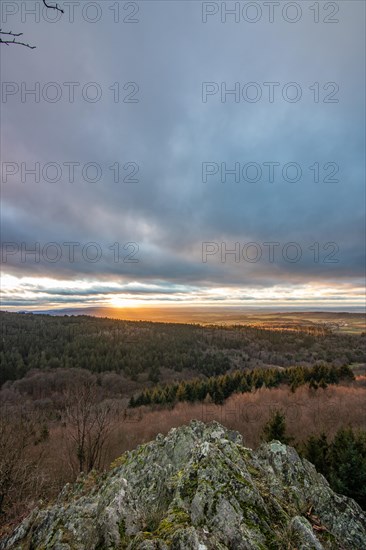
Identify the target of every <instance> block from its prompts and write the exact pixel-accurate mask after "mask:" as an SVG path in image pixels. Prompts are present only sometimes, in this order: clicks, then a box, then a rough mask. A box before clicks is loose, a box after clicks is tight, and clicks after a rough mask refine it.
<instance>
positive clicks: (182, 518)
mask: <svg viewBox="0 0 366 550" xmlns="http://www.w3.org/2000/svg"><path fill="white" fill-rule="evenodd" d="M233 548H235V550H251V549H253V550H254V549H255V550H265V549H269V550H277V549H278V550H283V549H284V548H298V549H302V550H322V549H324V550H327V549H332V550H333V549H337V548H338V549H341V548H342V549H345V550H358V549H359V550H361V549H364V548H366V517H365V513H364V512H363V510H362V509H361V508H360V507H359V506H358V504H356V502H354V501H353V500H352V499H349V498H347V497H344V496H341V495H337V494H335V493H334V492H333V491H332V490H331V489H330V487H329V484H328V482H327V481H326V479H325V478H324V477H323V476H322V475H321V474H319V473H317V472H316V470H315V468H314V466H313V465H312V464H310V463H309V462H308V461H306V460H304V459H301V458H300V457H299V455H298V454H297V452H296V451H295V450H294V449H293V448H292V447H288V446H286V445H283V444H281V443H280V442H278V441H273V442H271V443H267V444H263V445H262V446H261V447H260V448H259V449H258V450H257V451H252V450H251V449H248V448H246V447H244V446H243V442H242V438H241V436H240V435H239V434H238V433H236V432H233V431H231V430H228V429H226V428H224V427H223V426H221V425H220V424H218V423H217V422H213V423H211V424H204V423H202V422H198V421H193V422H191V423H190V424H189V425H188V426H182V427H180V428H174V429H172V430H170V432H169V433H168V434H167V435H166V436H165V437H164V436H163V435H159V436H158V437H157V438H156V439H155V441H152V442H150V443H148V444H145V445H141V446H140V447H138V448H137V449H136V450H134V451H130V452H127V453H125V454H124V455H123V457H122V458H121V459H120V460H118V459H117V460H116V461H115V462H114V463H113V467H112V468H111V470H110V472H108V473H107V474H103V475H100V476H95V474H93V475H92V476H91V477H90V476H86V477H84V479H81V480H78V482H77V483H75V484H74V485H68V486H66V487H65V488H64V490H63V491H62V492H61V494H60V496H59V497H58V499H57V501H56V502H55V503H54V504H53V505H52V506H50V507H48V508H46V509H43V510H34V511H33V513H32V514H31V515H30V516H29V517H28V518H27V519H26V520H24V521H23V522H22V523H21V524H20V525H19V526H18V527H17V528H16V529H15V531H14V532H13V533H12V534H11V535H10V536H8V537H7V538H4V539H3V540H2V541H0V550H10V549H14V550H48V549H49V550H122V549H128V550H153V549H160V550H165V549H172V550H211V549H215V550H225V549H233Z"/></svg>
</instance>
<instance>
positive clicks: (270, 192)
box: [2, 2, 365, 286]
mask: <svg viewBox="0 0 366 550" xmlns="http://www.w3.org/2000/svg"><path fill="white" fill-rule="evenodd" d="M198 4H200V3H193V2H192V3H184V2H174V3H167V2H142V3H141V4H140V23H139V24H136V25H122V26H121V25H120V26H119V25H113V24H111V23H109V22H107V21H106V20H102V21H101V22H99V23H97V24H95V25H91V24H87V23H85V22H82V21H80V20H78V19H77V20H76V22H75V23H74V24H72V25H70V24H66V23H60V24H55V25H50V24H47V23H40V24H38V25H35V24H32V23H31V21H30V22H29V23H27V25H26V26H25V28H26V29H27V36H28V37H29V39H30V40H31V39H32V40H33V42H35V41H36V42H37V45H38V48H37V50H34V51H25V50H23V49H18V50H16V49H15V48H7V50H6V51H5V52H2V58H3V71H2V78H3V80H8V81H16V82H21V81H25V82H27V83H28V84H29V85H31V83H34V82H35V81H39V82H41V83H42V82H50V81H56V82H60V83H62V82H67V81H80V82H81V83H85V82H90V81H95V82H98V83H100V84H101V86H102V88H103V97H102V99H101V101H99V102H98V103H95V104H90V103H87V102H85V101H80V100H76V101H75V103H74V104H70V103H68V102H66V101H60V102H58V103H55V104H49V103H45V102H40V103H39V104H34V103H32V102H27V103H23V104H22V103H20V102H19V100H17V99H16V98H9V100H8V101H7V103H6V104H3V106H2V114H3V143H2V157H3V160H5V161H16V162H28V163H30V164H31V163H34V162H36V161H38V162H40V163H41V164H44V163H47V162H50V161H54V162H57V163H59V164H62V163H63V162H65V161H78V162H80V163H86V162H90V161H92V162H98V163H100V164H101V165H102V166H103V168H104V170H103V178H102V180H101V181H100V182H97V183H87V182H85V181H81V180H80V178H79V179H78V180H77V181H75V183H73V184H70V183H68V182H67V181H60V182H57V183H54V184H50V183H47V182H42V181H41V182H40V183H34V182H33V181H32V180H31V179H29V181H27V182H26V183H24V184H22V183H20V182H17V181H16V179H15V178H12V179H11V180H9V182H8V183H3V186H2V187H3V210H2V221H3V241H10V242H12V241H13V242H17V243H19V242H22V241H24V242H27V243H29V245H30V246H31V245H32V243H34V242H35V241H38V242H40V243H41V245H42V244H43V243H47V242H50V241H55V242H58V243H63V242H65V241H78V242H80V243H86V242H90V241H95V242H98V243H100V244H101V246H102V248H103V251H104V250H107V249H108V246H110V245H111V244H113V243H114V242H116V241H118V242H120V243H122V244H123V243H126V242H129V241H135V242H137V243H138V244H139V246H140V262H139V263H138V264H131V265H130V264H125V263H119V264H116V263H114V262H113V261H112V260H111V256H110V255H109V256H108V255H105V257H104V258H103V261H99V262H96V263H90V262H85V261H83V259H82V258H78V259H77V261H75V262H74V263H70V262H68V261H67V260H65V259H64V260H62V261H60V262H57V263H51V262H40V263H39V264H35V263H33V262H32V261H31V260H30V261H27V262H26V263H22V262H20V261H19V256H16V255H14V256H13V257H9V259H8V262H7V264H6V266H5V269H6V271H7V272H9V273H15V274H20V273H22V274H28V275H38V276H39V275H40V274H47V275H51V276H54V277H56V278H72V277H76V278H77V277H79V278H80V277H94V278H100V279H106V280H113V279H115V280H118V281H121V280H123V281H128V280H151V281H155V280H159V281H166V282H173V283H175V282H179V283H182V284H185V283H186V284H187V285H190V284H195V285H196V284H197V285H202V286H205V285H215V284H220V285H226V286H230V285H239V286H240V285H253V284H259V285H263V286H271V285H275V284H279V283H281V284H283V283H284V282H286V281H294V282H299V283H301V282H306V281H308V280H318V281H335V280H339V281H344V282H347V281H352V280H354V281H359V280H360V278H361V277H362V274H363V268H364V263H363V247H364V237H363V228H364V220H365V210H364V168H363V167H364V145H365V144H364V122H363V120H362V114H363V111H364V107H363V99H362V97H363V92H364V54H363V47H362V34H363V32H364V29H363V12H364V9H365V8H364V5H363V4H362V3H361V2H347V7H346V3H345V2H343V3H340V6H341V11H340V14H339V18H340V22H339V23H338V24H334V25H324V24H319V25H316V24H314V23H310V22H306V21H300V22H299V23H297V24H292V25H291V24H288V23H284V22H282V23H280V22H277V23H275V24H272V25H271V24H265V23H258V24H253V25H250V24H239V25H235V24H229V23H228V24H226V25H222V24H221V23H219V20H218V19H215V20H214V21H210V22H209V23H207V24H206V25H204V24H202V23H201V17H200V10H201V8H200V6H198ZM21 27H22V26H21V25H19V28H21ZM116 81H119V82H121V83H122V84H123V83H124V82H128V81H135V82H137V83H138V84H139V86H140V93H139V98H140V101H139V103H136V104H125V103H113V100H112V93H111V92H110V91H108V86H110V85H112V84H113V83H114V82H116ZM203 81H215V82H219V83H220V82H222V81H227V84H228V87H230V86H231V85H233V84H234V83H235V82H237V81H241V82H243V83H245V82H249V81H256V82H259V83H263V82H268V81H278V82H281V83H286V82H290V81H296V82H299V83H301V85H302V87H303V90H307V92H306V94H305V93H304V96H305V97H304V99H303V100H301V101H300V102H298V103H295V104H291V103H288V102H285V101H283V100H282V101H281V100H278V101H275V102H274V103H273V104H269V103H268V102H266V101H260V102H258V103H255V104H250V103H245V102H241V103H239V104H236V103H232V102H229V103H221V102H220V101H219V99H218V98H217V97H216V96H215V98H212V99H210V100H209V101H208V102H207V103H202V100H201V83H202V82H203ZM328 81H335V82H338V83H339V85H340V92H339V95H338V97H339V99H340V101H339V103H334V104H325V103H322V102H320V103H314V102H313V101H312V95H311V93H310V92H309V90H308V86H310V85H311V84H313V83H314V82H320V84H322V83H325V82H328ZM5 136H7V139H6V142H5V139H4V137H5ZM115 161H119V162H120V163H121V164H123V163H124V162H126V161H135V162H137V163H138V164H139V166H140V173H139V179H140V181H139V183H119V184H117V183H114V182H113V180H112V173H111V171H110V170H108V168H107V167H108V166H110V165H111V164H113V162H115ZM205 161H212V162H218V163H220V162H226V163H227V165H228V166H232V165H233V164H234V163H235V162H240V163H243V164H244V163H245V162H250V161H251V162H257V163H259V164H261V163H263V162H266V161H267V162H268V161H278V162H280V163H282V164H285V163H286V162H291V161H294V162H297V163H298V164H300V165H301V166H302V168H303V171H304V177H303V178H302V180H301V181H299V182H297V183H289V182H283V181H275V182H274V183H272V184H269V183H266V182H258V183H246V182H240V183H235V182H233V181H230V179H229V181H228V182H227V183H226V184H223V183H220V182H217V181H212V179H210V180H209V181H207V182H206V183H203V182H202V181H201V164H202V162H205ZM316 161H317V162H319V163H320V164H321V165H322V164H324V163H326V162H336V163H337V164H338V165H339V167H340V172H339V174H338V177H339V180H340V181H339V183H324V182H319V183H314V182H313V181H311V178H310V175H311V172H310V171H309V170H308V167H309V166H310V165H312V164H313V163H314V162H316ZM204 241H213V242H218V243H221V242H226V243H227V246H228V248H230V247H232V246H233V244H234V243H235V242H240V243H245V242H249V241H255V242H258V243H263V242H267V241H278V242H280V243H281V245H283V244H285V243H287V242H289V241H295V242H297V243H299V245H300V246H301V247H302V249H303V250H304V251H305V250H307V247H308V246H310V245H311V244H312V243H314V242H319V243H320V244H321V245H322V244H325V243H326V242H329V241H330V242H335V243H337V244H338V245H339V248H340V251H339V254H338V258H339V260H340V261H339V263H337V264H324V263H322V262H320V263H314V261H313V258H312V255H311V253H309V252H307V253H306V254H305V253H304V255H303V257H302V259H301V261H299V262H298V263H296V264H291V263H289V262H286V261H284V260H283V258H282V257H281V256H279V257H278V259H277V260H276V261H275V262H274V264H271V263H269V262H268V261H267V262H266V261H260V262H258V263H256V264H251V263H248V262H240V264H239V265H237V264H235V262H234V261H232V259H231V260H230V259H229V260H228V261H227V262H226V263H225V264H224V265H222V263H221V262H220V258H219V256H217V257H216V256H215V258H212V261H211V259H210V261H209V262H207V263H202V255H201V249H202V242H204Z"/></svg>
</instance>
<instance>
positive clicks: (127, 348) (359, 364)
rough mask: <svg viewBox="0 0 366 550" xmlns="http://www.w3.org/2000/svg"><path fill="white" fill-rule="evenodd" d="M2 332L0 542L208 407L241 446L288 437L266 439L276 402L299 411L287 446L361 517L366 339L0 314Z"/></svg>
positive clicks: (313, 331) (310, 330)
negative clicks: (81, 483)
mask: <svg viewBox="0 0 366 550" xmlns="http://www.w3.org/2000/svg"><path fill="white" fill-rule="evenodd" d="M0 322H1V332H2V334H1V336H2V337H1V348H0V358H1V366H0V383H1V387H0V536H1V530H2V529H3V530H6V529H9V528H10V526H11V523H12V522H17V521H19V519H21V518H22V517H24V515H25V514H27V513H28V512H29V511H30V510H31V509H32V508H33V507H34V506H36V505H38V503H39V502H40V501H42V502H43V503H45V502H51V501H52V500H53V499H54V498H56V496H57V494H58V492H59V491H60V489H61V488H62V487H63V485H64V484H65V483H66V482H70V481H71V482H72V481H75V480H76V479H77V477H78V475H80V473H81V472H84V473H88V472H92V471H93V470H103V469H105V468H108V467H109V464H110V462H111V461H112V460H114V459H115V458H117V457H118V456H119V455H120V454H121V453H122V452H124V451H125V450H126V449H130V448H134V447H136V445H137V444H139V443H141V442H143V441H147V440H149V439H151V438H153V437H154V436H155V435H156V434H157V433H158V432H160V431H163V432H164V431H167V430H168V429H169V428H170V427H172V426H175V425H180V424H182V423H186V422H188V421H189V420H190V419H192V418H202V419H203V420H204V421H209V420H210V419H213V418H212V416H210V418H206V416H205V407H207V412H209V413H210V415H211V413H212V411H214V413H213V414H214V415H215V416H214V417H215V418H216V419H217V420H219V421H221V422H222V423H224V424H225V425H229V426H230V427H232V428H233V429H237V430H239V431H240V432H241V433H242V434H243V436H244V437H245V441H246V442H247V444H248V446H255V445H257V444H258V443H259V441H258V440H257V438H258V434H260V433H261V431H262V430H264V431H263V434H264V435H265V433H267V435H268V433H269V434H270V436H271V434H272V435H273V432H271V430H275V435H276V434H277V435H278V438H279V439H281V438H286V437H287V435H286V433H285V431H284V430H282V432H281V430H280V433H278V432H276V430H277V429H278V426H276V425H274V426H272V427H270V428H267V432H265V427H264V423H265V421H266V420H268V401H266V400H267V399H268V398H271V396H272V395H274V396H275V397H274V398H273V399H274V404H273V406H274V407H275V408H276V407H277V406H278V403H279V402H280V403H281V402H283V403H284V405H285V406H287V407H288V408H289V410H290V411H291V410H294V408H295V409H296V410H300V408H301V407H300V405H301V400H303V402H304V404H305V408H304V407H302V409H301V410H302V411H303V412H304V411H305V413H304V414H303V415H302V416H301V417H299V418H300V419H299V420H298V421H296V423H295V424H293V425H292V428H291V429H292V432H291V436H292V439H291V444H292V442H293V444H296V445H297V447H298V448H299V449H300V450H301V452H302V453H303V455H304V456H307V457H308V458H309V459H310V460H312V461H313V462H314V463H315V464H316V465H317V467H318V468H319V470H320V471H322V472H323V473H324V475H326V477H328V478H329V479H330V481H331V483H332V484H333V486H334V487H336V490H339V491H340V492H343V493H345V494H349V495H350V496H353V497H354V498H356V499H357V500H358V501H359V502H360V504H362V505H363V506H365V495H364V493H362V494H361V493H360V491H359V489H358V487H357V486H356V485H357V484H358V485H359V483H361V481H362V480H363V479H364V477H365V476H366V444H365V434H364V431H362V430H364V428H365V421H364V419H365V414H364V413H365V411H364V405H362V403H366V399H365V396H366V387H365V386H366V377H365V376H364V374H365V373H366V371H365V368H364V364H365V362H366V349H365V333H362V334H361V333H360V334H347V333H340V332H338V333H336V332H333V331H332V330H331V329H329V328H327V327H324V326H322V325H320V324H319V325H316V324H314V325H312V326H307V327H304V326H299V327H294V326H292V327H291V328H289V330H284V329H282V330H279V329H272V330H271V329H270V328H268V327H261V326H245V325H240V326H239V325H237V326H214V325H212V326H200V325H195V324H187V325H186V324H174V323H171V324H170V323H152V322H134V321H119V320H112V319H107V318H93V317H87V316H75V317H74V316H69V317H68V316H64V317H57V316H50V315H38V314H15V313H5V312H2V313H0ZM355 374H356V379H355ZM334 392H336V394H335V395H338V396H339V400H338V401H337V402H333V401H332V399H333V397H332V395H334ZM264 398H265V399H266V400H265V401H263V399H264ZM252 399H257V401H256V402H255V403H254V402H253V401H252ZM236 400H243V403H244V404H245V403H246V404H248V403H249V405H250V403H252V405H254V407H255V408H254V409H253V410H255V411H256V415H255V418H254V420H253V421H252V422H251V421H249V420H248V418H247V416H246V415H245V414H244V415H242V416H241V415H240V414H236V412H238V413H239V410H238V409H236V408H235V403H237V401H236ZM355 403H361V406H358V407H357V406H356V405H355ZM128 404H129V405H130V407H128ZM226 404H228V407H229V409H228V416H227V419H225V418H222V416H221V413H222V411H224V410H225V407H226ZM167 406H168V407H169V409H170V410H169V412H167V410H166V407H167ZM299 407H300V408H299ZM334 410H337V415H336V416H335V415H334V412H332V411H334ZM341 410H342V411H343V412H342V414H341V413H340V414H338V412H339V411H341ZM233 411H236V412H235V415H234V416H235V418H234V417H233ZM328 417H330V418H331V420H332V422H333V421H334V422H335V421H337V431H336V430H335V429H332V430H331V433H328V431H327V430H326V433H327V436H324V435H323V434H322V433H321V432H319V429H318V428H316V426H315V420H317V421H320V423H321V426H323V425H326V422H327V419H328ZM349 426H353V427H354V428H353V429H351V428H350V427H349ZM315 428H316V429H315ZM355 428H357V431H353V430H354V429H355ZM314 430H315V431H314ZM339 430H346V431H343V432H339V434H338V431H339ZM347 430H348V431H347ZM360 430H361V431H360ZM324 437H325V439H326V441H324ZM333 441H335V442H336V443H333ZM337 464H339V468H338V466H337ZM349 464H351V465H352V468H356V469H357V472H358V473H357V480H358V481H357V484H356V485H355V484H353V485H352V483H353V482H352V480H351V471H350V469H349ZM337 468H338V469H337ZM1 525H2V526H3V527H1Z"/></svg>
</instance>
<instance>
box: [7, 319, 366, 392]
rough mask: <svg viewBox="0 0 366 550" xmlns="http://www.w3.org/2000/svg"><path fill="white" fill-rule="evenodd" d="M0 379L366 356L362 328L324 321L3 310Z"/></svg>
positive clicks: (206, 371) (210, 370) (337, 361)
mask: <svg viewBox="0 0 366 550" xmlns="http://www.w3.org/2000/svg"><path fill="white" fill-rule="evenodd" d="M0 321H1V331H2V338H1V344H0V346H1V347H0V357H1V367H0V385H1V384H3V383H4V382H6V381H7V380H17V379H20V378H23V377H24V376H25V375H26V374H27V373H28V372H29V371H31V370H32V369H41V370H46V369H59V368H79V369H86V370H89V371H91V372H93V373H103V372H115V373H122V374H123V375H124V376H126V377H128V378H130V379H132V380H138V379H139V377H141V375H144V374H146V373H148V377H149V380H150V381H151V382H153V383H157V382H159V381H160V382H164V381H165V380H164V377H163V376H162V374H161V371H162V369H170V370H173V371H175V372H177V373H179V372H184V371H185V370H189V371H190V374H191V373H192V372H194V373H195V374H196V375H203V376H217V375H220V374H225V373H226V372H228V371H231V370H236V369H240V370H241V369H243V368H256V367H266V366H267V367H270V366H274V367H291V366H294V365H298V366H312V365H314V364H316V362H318V361H322V362H326V363H328V364H331V365H334V366H338V367H339V366H342V365H349V364H351V363H354V362H356V363H364V362H365V361H366V345H365V344H366V337H365V334H362V335H354V334H344V333H333V332H332V331H331V330H329V329H327V328H325V327H324V326H322V325H313V326H309V327H306V328H304V327H299V330H288V331H286V330H270V329H268V328H261V327H254V326H243V325H237V326H217V325H216V326H215V325H212V326H205V327H203V326H200V325H192V324H191V325H189V324H174V323H151V322H134V321H120V320H113V319H106V318H95V317H87V316H64V317H54V316H50V315H35V314H17V313H6V312H1V313H0Z"/></svg>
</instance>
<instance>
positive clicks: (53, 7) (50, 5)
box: [0, 0, 64, 50]
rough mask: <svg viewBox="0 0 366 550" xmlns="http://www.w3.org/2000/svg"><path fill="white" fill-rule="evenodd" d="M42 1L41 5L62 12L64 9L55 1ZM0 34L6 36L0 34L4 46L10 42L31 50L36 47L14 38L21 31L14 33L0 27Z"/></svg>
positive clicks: (19, 34) (0, 41)
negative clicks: (50, 2) (48, 2)
mask: <svg viewBox="0 0 366 550" xmlns="http://www.w3.org/2000/svg"><path fill="white" fill-rule="evenodd" d="M42 2H43V5H44V6H46V8H48V9H50V10H56V11H59V12H61V13H64V10H63V9H62V8H60V6H59V5H58V4H57V3H56V4H47V2H46V0H42ZM0 35H4V36H5V37H6V38H2V37H1V36H0V44H5V46H10V44H18V45H19V46H24V47H25V48H29V49H31V50H34V49H35V47H36V46H31V45H30V44H28V43H27V42H22V41H21V40H16V38H18V37H19V36H22V35H23V33H22V32H18V33H14V32H13V31H8V32H5V31H2V30H1V29H0ZM10 37H12V39H11V38H10Z"/></svg>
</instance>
